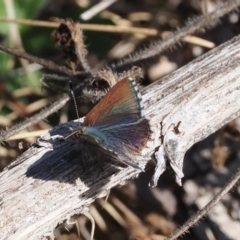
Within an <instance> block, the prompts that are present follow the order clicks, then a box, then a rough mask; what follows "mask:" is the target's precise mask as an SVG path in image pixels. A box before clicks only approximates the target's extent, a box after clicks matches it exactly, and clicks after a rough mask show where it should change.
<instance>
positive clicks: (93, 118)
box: [84, 78, 142, 126]
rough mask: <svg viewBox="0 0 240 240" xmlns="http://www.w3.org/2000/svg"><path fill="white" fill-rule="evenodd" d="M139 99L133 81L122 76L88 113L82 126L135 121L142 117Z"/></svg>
mask: <svg viewBox="0 0 240 240" xmlns="http://www.w3.org/2000/svg"><path fill="white" fill-rule="evenodd" d="M140 101H141V99H140V94H139V92H138V90H136V89H135V85H134V81H133V80H132V79H130V78H124V79H122V80H121V81H119V82H118V83H117V84H115V85H114V86H113V87H112V89H110V91H109V92H108V93H107V94H106V96H105V97H104V98H103V99H102V100H101V101H100V102H99V103H98V104H97V105H96V106H95V107H94V108H93V109H92V110H91V111H90V112H89V113H88V115H87V116H86V118H85V120H84V126H100V125H106V124H107V125H116V124H120V123H121V124H124V123H131V122H135V121H137V120H138V119H140V118H141V117H142V115H141V114H142V112H141V110H142V109H141V102H140Z"/></svg>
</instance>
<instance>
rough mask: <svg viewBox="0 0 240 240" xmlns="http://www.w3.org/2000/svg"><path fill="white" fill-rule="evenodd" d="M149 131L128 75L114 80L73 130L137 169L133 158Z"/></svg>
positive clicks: (148, 125)
mask: <svg viewBox="0 0 240 240" xmlns="http://www.w3.org/2000/svg"><path fill="white" fill-rule="evenodd" d="M151 134H152V132H151V128H150V124H149V121H148V120H147V119H146V118H145V114H144V107H143V102H142V97H141V94H140V92H139V90H138V87H137V85H136V83H135V81H134V79H133V78H132V77H126V78H123V79H122V80H120V81H119V82H118V83H116V84H115V85H114V86H113V87H112V88H111V89H110V91H109V92H108V93H107V94H106V95H105V96H104V98H103V99H102V100H101V101H100V102H99V103H98V104H97V105H96V106H95V107H94V108H93V109H92V110H91V111H90V112H89V113H88V114H87V116H86V117H85V119H84V122H83V124H82V125H81V126H80V127H78V130H77V135H78V136H85V137H86V138H87V139H89V141H91V142H95V143H97V144H98V145H99V146H100V147H101V148H103V149H105V150H107V151H108V152H110V153H111V154H112V155H113V156H115V157H116V158H117V159H118V160H119V161H121V162H123V163H125V164H127V165H129V166H132V167H134V168H137V169H141V168H140V167H139V166H138V165H137V163H136V162H135V161H134V160H135V159H136V156H139V155H141V152H142V150H143V149H144V148H145V146H146V145H147V143H148V141H149V140H150V137H151ZM141 170H142V169H141Z"/></svg>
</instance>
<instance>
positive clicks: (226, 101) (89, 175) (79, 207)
mask: <svg viewBox="0 0 240 240" xmlns="http://www.w3.org/2000/svg"><path fill="white" fill-rule="evenodd" d="M142 95H143V101H144V104H145V109H146V115H147V117H148V118H149V119H150V121H151V123H152V125H153V128H154V133H155V141H154V142H153V144H152V146H150V148H149V151H150V153H151V154H153V153H154V151H155V148H156V147H158V146H159V144H160V140H159V138H160V127H159V125H160V122H161V125H162V133H161V134H162V135H163V136H164V142H163V146H164V149H165V152H166V153H167V155H168V157H169V159H170V164H171V165H172V164H173V165H174V166H175V167H176V168H177V169H178V170H180V171H182V165H183V157H184V154H185V152H186V151H187V150H188V149H189V148H190V147H191V146H192V145H193V144H194V143H196V142H198V141H200V140H202V139H204V138H206V137H207V136H208V135H210V134H211V133H213V132H215V131H217V130H218V129H219V128H220V127H221V126H223V125H224V124H226V123H227V122H229V121H231V120H233V119H235V118H236V117H238V116H239V115H240V98H239V96H240V37H236V38H234V39H232V40H230V41H228V42H226V43H225V44H223V45H221V46H219V47H218V48H216V49H213V50H212V51H210V52H208V53H207V54H204V55H203V56H201V57H200V58H198V59H196V60H194V61H192V62H191V63H189V64H188V65H186V66H184V67H183V68H181V69H179V70H177V71H175V72H173V73H171V74H169V75H168V76H166V77H164V78H162V79H161V80H159V81H157V82H156V83H154V84H152V85H150V86H149V87H147V88H145V89H144V90H143V91H142ZM77 125H78V123H76V122H75V123H74V122H69V123H66V124H62V125H59V126H57V127H55V128H54V129H53V130H51V131H50V133H49V134H48V135H45V136H44V137H42V139H44V140H41V141H40V142H39V143H38V144H34V145H33V146H32V147H31V148H30V149H29V150H27V151H26V152H25V153H24V154H22V155H21V156H20V157H19V158H18V159H17V161H16V163H13V164H15V166H14V165H10V167H9V168H7V169H5V170H4V171H3V172H2V173H1V174H0V182H1V188H0V196H1V200H0V206H1V208H0V216H1V220H0V225H1V239H34V240H35V239H40V238H41V237H42V236H46V235H52V233H53V230H54V228H55V227H56V226H57V224H58V223H61V222H62V221H63V220H65V219H69V217H70V216H72V215H74V214H79V213H81V212H84V209H85V208H86V207H88V206H89V205H90V204H91V203H92V202H93V201H94V200H95V199H97V198H101V197H104V196H105V195H106V194H107V193H108V191H109V190H110V189H111V188H113V187H115V186H117V185H121V184H124V182H126V181H128V180H130V179H132V178H135V177H137V176H138V174H139V172H138V171H137V170H135V169H133V168H132V167H126V168H120V167H119V165H118V164H117V163H116V164H115V166H114V167H113V166H112V165H111V164H110V162H111V161H110V160H109V159H103V158H104V156H101V158H100V157H99V155H98V154H96V153H93V152H90V151H87V149H84V146H83V145H82V144H80V143H78V142H77V140H76V139H73V138H68V139H67V140H65V141H60V140H59V139H57V138H56V135H57V134H58V135H61V136H67V135H69V129H68V128H69V127H70V126H71V127H76V126H77ZM176 128H177V131H176ZM91 151H92V150H91ZM148 160H149V158H144V159H142V162H141V163H140V166H144V165H145V164H146V163H147V161H148ZM109 161H110V162H109ZM119 169H120V170H119ZM177 177H179V176H177Z"/></svg>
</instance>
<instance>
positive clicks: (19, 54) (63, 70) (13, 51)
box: [0, 44, 84, 76]
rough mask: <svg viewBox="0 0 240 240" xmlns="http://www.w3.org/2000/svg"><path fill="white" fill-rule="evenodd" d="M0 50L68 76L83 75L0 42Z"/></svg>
mask: <svg viewBox="0 0 240 240" xmlns="http://www.w3.org/2000/svg"><path fill="white" fill-rule="evenodd" d="M0 50H2V51H3V52H6V53H9V54H12V55H14V56H16V57H19V58H23V59H27V60H29V61H31V62H34V63H38V64H40V65H42V66H44V67H46V68H48V69H51V70H53V71H57V72H61V73H64V74H66V75H70V76H76V75H81V74H83V75H84V73H83V72H74V71H72V70H69V69H68V68H66V67H64V66H59V65H57V64H55V63H54V62H52V61H48V60H45V59H43V58H39V57H35V56H32V55H30V54H28V53H26V52H23V51H20V50H16V49H13V48H9V47H6V46H3V45H1V44H0Z"/></svg>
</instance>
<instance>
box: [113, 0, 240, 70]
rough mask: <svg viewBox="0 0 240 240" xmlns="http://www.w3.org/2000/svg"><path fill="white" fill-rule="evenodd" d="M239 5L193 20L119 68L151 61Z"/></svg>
mask: <svg viewBox="0 0 240 240" xmlns="http://www.w3.org/2000/svg"><path fill="white" fill-rule="evenodd" d="M239 5H240V0H230V1H225V2H224V3H222V4H220V5H219V7H218V8H217V9H216V11H214V12H212V13H211V14H209V15H207V16H205V15H204V16H200V17H196V18H194V19H191V20H190V21H189V22H188V23H187V24H186V25H185V26H184V27H182V28H179V29H178V30H177V31H176V32H173V33H172V34H171V35H168V36H167V37H165V38H163V40H157V41H155V42H152V43H151V44H150V46H149V47H148V48H147V49H143V50H140V51H139V52H137V53H134V54H133V55H131V56H130V57H128V58H126V59H123V60H121V61H120V63H119V64H118V66H117V67H118V68H121V69H122V68H124V67H126V66H128V65H129V64H130V65H131V64H132V63H133V62H134V64H135V65H137V66H141V65H142V64H143V63H146V62H147V61H148V60H149V59H151V58H153V57H155V56H158V55H160V54H161V53H162V52H163V51H166V50H167V49H169V48H171V47H173V46H175V45H176V44H177V43H180V41H182V39H183V38H184V37H186V36H187V35H191V34H193V33H195V32H196V31H199V30H203V29H206V28H208V27H209V25H210V24H214V23H216V21H218V20H219V18H221V17H222V16H224V15H225V14H227V13H229V12H231V11H233V10H236V9H237V7H239Z"/></svg>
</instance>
